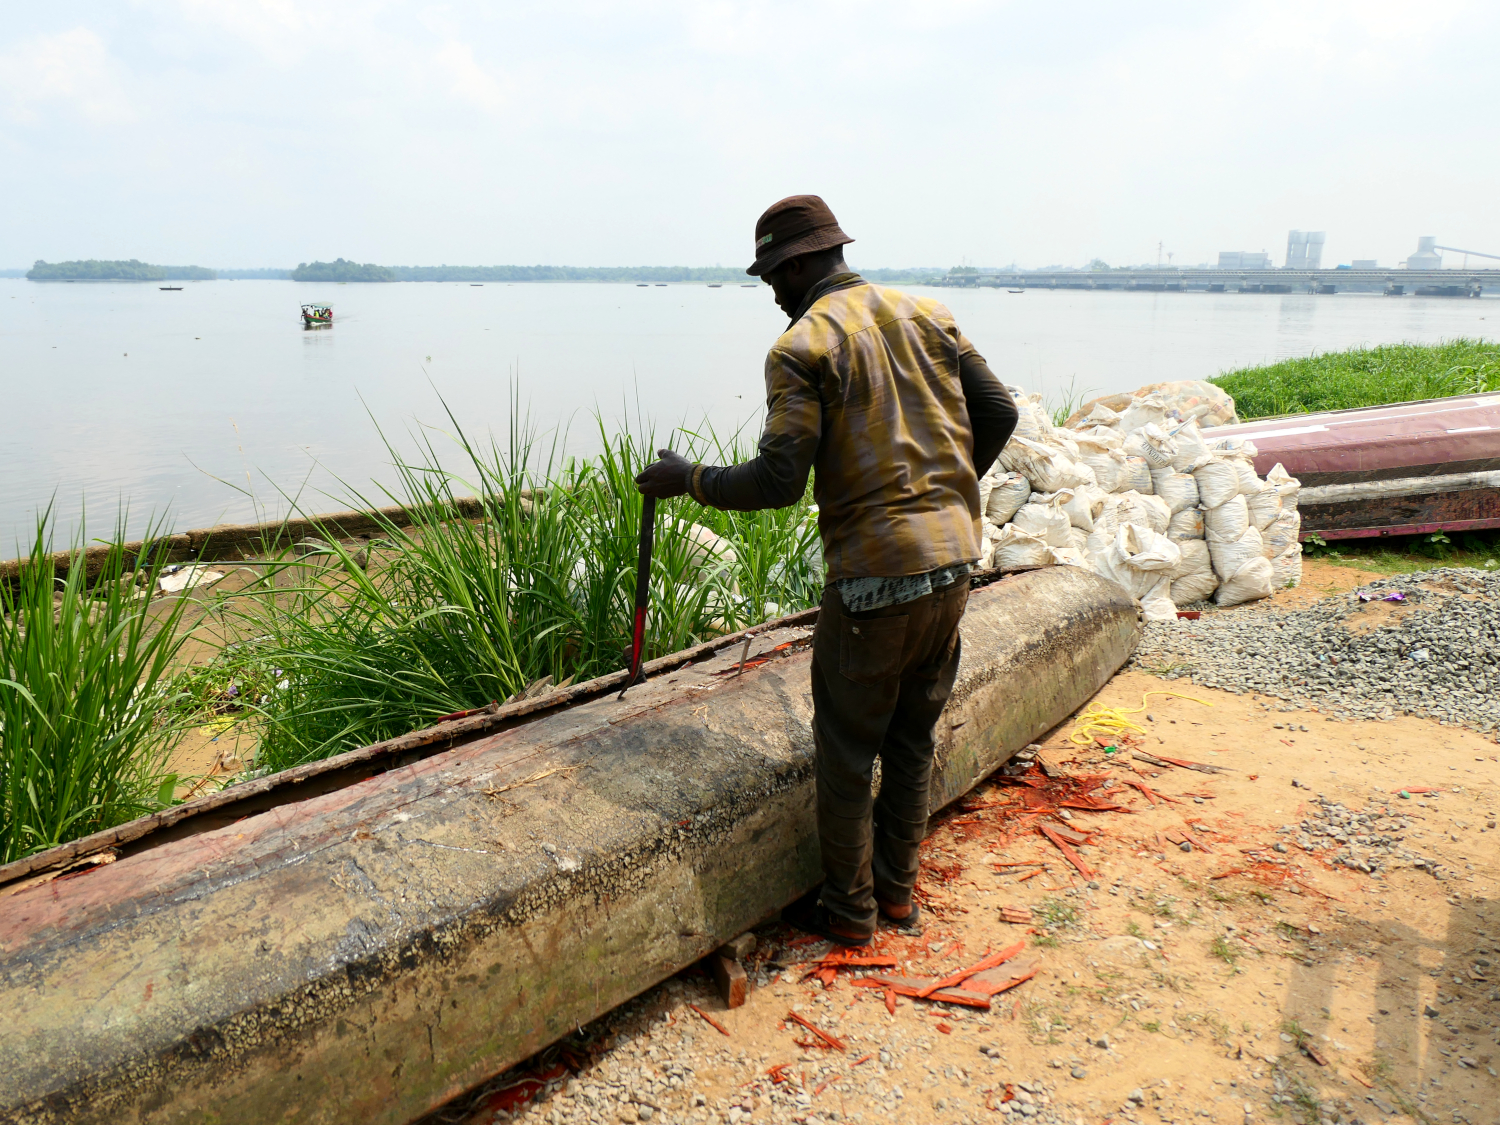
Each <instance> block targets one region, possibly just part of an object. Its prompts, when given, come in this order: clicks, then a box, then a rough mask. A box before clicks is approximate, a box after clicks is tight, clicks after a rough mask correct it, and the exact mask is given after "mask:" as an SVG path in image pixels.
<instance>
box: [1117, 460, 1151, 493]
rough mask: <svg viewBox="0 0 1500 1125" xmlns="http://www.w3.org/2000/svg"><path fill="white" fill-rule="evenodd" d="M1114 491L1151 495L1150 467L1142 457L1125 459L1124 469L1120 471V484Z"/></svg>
mask: <svg viewBox="0 0 1500 1125" xmlns="http://www.w3.org/2000/svg"><path fill="white" fill-rule="evenodd" d="M1114 491H1116V492H1139V493H1140V494H1141V495H1142V496H1150V495H1151V465H1150V464H1149V463H1148V462H1147V461H1146V459H1145V458H1144V457H1130V456H1127V457H1126V458H1125V468H1124V469H1122V470H1121V471H1120V482H1119V483H1118V484H1117V485H1115V487H1114Z"/></svg>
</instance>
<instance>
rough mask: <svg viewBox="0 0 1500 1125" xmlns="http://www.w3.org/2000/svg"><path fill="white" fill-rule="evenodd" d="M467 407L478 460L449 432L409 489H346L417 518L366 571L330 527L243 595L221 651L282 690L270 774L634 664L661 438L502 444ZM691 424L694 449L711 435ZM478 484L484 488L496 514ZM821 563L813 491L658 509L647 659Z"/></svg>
mask: <svg viewBox="0 0 1500 1125" xmlns="http://www.w3.org/2000/svg"><path fill="white" fill-rule="evenodd" d="M450 420H452V421H453V425H454V439H455V442H456V448H457V450H458V451H459V455H460V460H461V461H462V469H461V471H450V470H449V469H447V468H444V467H443V464H442V462H441V461H440V459H439V451H438V449H437V448H435V447H434V446H433V444H432V443H431V442H430V440H429V441H427V442H424V443H423V444H422V445H421V446H420V447H419V449H418V453H417V456H416V457H415V458H404V457H401V456H399V455H398V454H397V453H396V451H395V450H394V448H392V449H391V452H392V458H393V462H394V465H395V469H396V472H397V477H398V482H399V483H398V485H397V487H396V488H395V489H394V490H391V491H388V492H386V493H385V495H384V496H366V495H362V494H360V493H359V492H357V491H352V490H351V493H350V495H348V496H347V497H342V498H340V499H341V500H344V501H345V502H346V503H347V504H348V505H349V506H350V507H356V508H360V509H364V510H374V509H378V508H379V507H381V506H382V505H389V504H393V503H394V504H399V505H401V506H402V507H403V508H405V509H406V511H407V512H408V513H409V514H410V515H411V517H412V523H411V525H410V526H407V527H398V526H396V525H395V524H394V523H392V522H391V521H389V520H384V521H383V524H382V526H381V528H380V534H379V535H378V537H377V538H376V539H375V540H373V541H372V543H371V545H370V551H369V556H368V559H367V560H365V565H361V560H360V559H359V558H358V557H357V554H356V553H355V552H354V551H352V550H351V549H350V548H348V547H346V546H344V545H342V544H340V543H339V542H338V539H337V538H336V536H335V535H334V534H333V532H332V531H331V530H330V531H329V532H327V533H326V534H320V535H319V536H318V537H317V538H318V540H319V541H320V542H321V543H323V544H325V546H324V547H322V548H318V549H316V550H314V551H313V552H312V553H310V554H305V555H302V556H291V555H288V556H284V557H283V558H281V559H280V560H279V561H278V562H277V563H276V564H275V565H273V566H271V567H270V568H268V570H267V571H266V573H265V574H264V576H263V577H262V579H261V580H260V581H258V582H257V583H255V584H254V585H253V586H252V587H251V588H250V589H248V590H247V591H245V592H244V593H243V594H241V595H238V596H237V597H236V598H235V599H233V600H234V601H235V605H234V607H233V608H232V609H231V610H229V611H228V621H229V628H230V631H231V632H232V634H233V635H234V640H235V643H234V645H233V647H232V648H229V647H226V649H225V652H224V654H223V656H222V657H221V662H223V663H225V664H227V665H229V666H230V668H229V669H228V672H227V674H219V675H218V677H217V678H219V679H232V680H234V681H235V682H237V683H239V682H243V683H259V684H261V685H269V686H268V689H267V690H262V691H261V692H260V693H259V694H258V695H256V696H255V697H254V698H253V699H251V700H249V701H248V705H247V707H246V711H245V713H244V714H245V716H246V718H249V719H252V720H253V721H256V722H257V725H258V729H259V734H260V745H259V749H258V751H257V754H256V758H255V763H254V766H255V771H256V772H258V773H265V772H275V771H279V770H283V769H287V768H289V767H291V766H294V765H299V764H301V763H303V762H308V761H312V760H316V759H319V758H325V757H328V756H330V755H333V754H336V753H340V752H342V751H345V750H351V749H355V748H357V747H360V746H364V745H367V744H368V743H371V742H376V741H380V740H382V739H386V738H391V737H395V736H396V735H399V734H404V733H406V732H407V731H411V730H415V729H419V728H421V727H424V726H427V725H430V724H431V723H432V722H433V721H434V720H435V719H437V718H439V717H441V716H443V715H446V714H450V713H452V712H456V711H463V710H468V709H471V708H475V707H482V706H484V705H486V704H488V703H490V702H501V701H505V700H506V699H508V698H510V697H512V696H515V695H516V694H518V693H519V692H521V691H523V690H525V689H527V687H528V686H530V685H535V684H537V683H538V682H539V681H545V680H546V679H547V678H549V677H550V679H551V681H552V682H553V683H555V684H561V683H565V682H571V681H581V680H586V679H589V678H591V677H594V676H598V675H602V674H605V673H608V672H612V671H615V670H617V669H619V668H621V667H623V666H624V663H625V652H626V649H627V647H628V645H629V643H630V627H631V619H632V598H633V594H634V587H635V569H636V562H637V541H638V535H639V530H640V517H641V495H640V493H639V492H638V491H637V490H636V487H635V483H634V478H635V475H636V474H637V473H638V472H639V471H640V470H641V469H642V468H643V467H644V466H645V465H646V464H647V463H648V462H649V461H651V460H653V459H654V450H655V448H656V442H655V441H654V440H652V438H651V435H649V434H645V435H628V434H627V435H622V436H616V435H610V434H608V433H606V432H604V431H603V428H602V426H601V431H600V442H601V448H602V452H601V453H600V454H599V455H598V456H596V457H593V458H589V459H583V460H580V459H567V460H564V459H562V458H561V457H560V456H559V455H558V453H557V448H556V446H555V445H554V446H553V447H552V448H551V449H548V450H544V449H542V448H540V446H539V444H538V443H537V441H536V440H535V438H534V435H532V434H531V433H530V432H529V431H527V430H526V429H525V427H524V426H523V425H520V424H516V425H515V426H513V428H512V431H511V433H510V436H509V441H508V443H507V444H506V445H505V446H503V447H502V446H499V445H498V444H496V443H494V442H491V443H489V444H488V445H483V444H480V443H478V442H474V441H471V440H470V439H469V438H468V437H467V436H466V435H465V434H464V433H463V431H462V428H461V427H460V426H459V425H458V423H457V420H456V419H452V416H451V415H450ZM685 437H686V440H687V442H688V445H689V447H690V448H689V452H690V453H693V452H695V451H696V450H699V449H706V448H707V446H708V445H709V442H708V441H706V440H704V439H703V438H701V437H699V436H697V435H692V434H688V435H685ZM717 452H718V453H719V454H720V455H721V456H722V455H724V454H726V453H727V455H728V458H727V459H732V458H733V457H734V456H735V455H736V454H737V453H738V451H736V450H728V451H725V450H719V451H717ZM467 497H478V498H480V499H479V502H480V513H479V515H478V517H477V518H476V517H475V515H474V509H473V505H472V502H468V501H466V498H467ZM705 529H706V530H707V531H709V532H712V533H714V536H717V538H714V536H709V535H705V533H704V532H705ZM820 560H821V555H820V552H819V551H818V550H817V529H816V525H815V522H814V521H813V520H812V519H811V518H810V508H809V504H808V502H807V500H806V498H804V499H803V500H801V501H799V502H798V503H797V504H794V505H792V506H790V507H788V508H784V509H779V510H774V511H763V512H749V513H737V512H718V511H713V510H707V509H703V508H701V507H700V506H699V505H697V504H695V503H693V502H691V501H690V500H687V499H685V498H680V499H675V500H671V501H666V502H662V503H659V504H658V505H657V528H656V539H655V550H654V553H653V557H652V564H651V565H652V581H651V610H650V614H649V615H648V618H647V630H646V653H645V657H646V659H648V660H649V659H652V658H654V657H657V656H662V655H665V654H667V653H670V652H674V651H677V650H679V649H682V648H686V647H688V646H690V645H693V644H697V643H699V642H701V641H704V640H707V639H709V638H711V637H713V636H717V635H720V634H723V633H726V632H732V631H734V630H736V629H739V628H743V627H745V626H748V625H752V624H755V623H758V622H760V621H763V620H765V619H766V618H768V617H773V616H777V615H778V614H781V613H787V612H792V611H793V610H796V609H801V608H804V607H807V606H810V605H812V604H815V603H816V600H817V598H818V596H819V594H820V592H821V585H822V583H821V574H820V572H819V571H818V566H819V565H820ZM200 675H202V673H200Z"/></svg>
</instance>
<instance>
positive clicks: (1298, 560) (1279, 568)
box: [1271, 543, 1302, 590]
mask: <svg viewBox="0 0 1500 1125" xmlns="http://www.w3.org/2000/svg"><path fill="white" fill-rule="evenodd" d="M1271 585H1272V586H1273V587H1275V588H1276V589H1278V590H1284V589H1286V588H1287V587H1288V586H1300V585H1302V544H1301V543H1298V544H1297V545H1296V546H1294V547H1293V548H1292V549H1291V550H1289V551H1283V552H1282V553H1281V554H1279V555H1277V556H1276V557H1275V558H1274V559H1272V560H1271Z"/></svg>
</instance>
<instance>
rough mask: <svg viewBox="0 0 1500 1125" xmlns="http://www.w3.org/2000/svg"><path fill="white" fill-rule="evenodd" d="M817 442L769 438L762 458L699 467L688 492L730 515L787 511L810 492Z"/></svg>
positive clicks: (764, 445)
mask: <svg viewBox="0 0 1500 1125" xmlns="http://www.w3.org/2000/svg"><path fill="white" fill-rule="evenodd" d="M816 452H817V443H816V442H815V441H808V440H805V439H804V440H796V439H792V438H785V437H780V436H772V435H768V436H767V437H765V438H763V439H762V440H761V448H760V455H759V456H757V457H753V458H751V459H750V460H749V461H743V462H741V463H740V464H738V465H725V466H718V465H701V466H696V467H695V468H694V470H693V473H692V474H691V476H690V477H689V481H688V492H689V494H690V495H691V496H692V497H693V499H695V500H697V501H698V502H699V503H700V504H707V505H709V506H710V507H713V508H722V509H724V510H725V511H731V512H753V511H757V510H759V509H761V508H785V507H787V506H788V505H789V504H795V503H796V502H797V501H798V500H800V499H801V498H802V494H803V493H804V492H805V491H807V474H808V471H809V470H810V469H811V468H812V462H813V456H814V454H815V453H816Z"/></svg>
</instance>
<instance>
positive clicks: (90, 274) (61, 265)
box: [26, 258, 219, 281]
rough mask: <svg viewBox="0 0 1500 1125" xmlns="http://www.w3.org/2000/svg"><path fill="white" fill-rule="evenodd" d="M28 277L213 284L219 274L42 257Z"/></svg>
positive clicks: (202, 269) (134, 262) (197, 269)
mask: <svg viewBox="0 0 1500 1125" xmlns="http://www.w3.org/2000/svg"><path fill="white" fill-rule="evenodd" d="M26 276H27V277H28V278H29V279H30V280H32V281H213V280H215V279H216V278H217V277H218V276H219V274H218V271H217V270H211V269H207V268H205V267H204V266H153V265H151V264H150V263H149V262H139V261H137V260H136V259H134V258H131V259H130V260H129V261H101V260H99V259H97V258H88V259H86V260H84V261H76V262H44V261H42V260H41V259H40V258H38V259H37V262H36V264H35V265H34V266H32V267H31V269H29V270H27V271H26Z"/></svg>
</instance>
